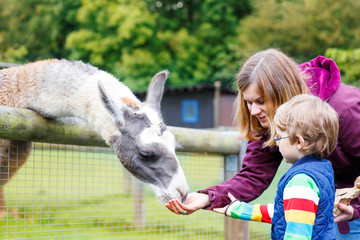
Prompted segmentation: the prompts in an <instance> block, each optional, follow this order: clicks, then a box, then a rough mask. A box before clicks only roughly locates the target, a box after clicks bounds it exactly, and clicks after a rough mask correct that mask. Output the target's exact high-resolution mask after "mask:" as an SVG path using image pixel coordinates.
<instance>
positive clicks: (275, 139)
mask: <svg viewBox="0 0 360 240" xmlns="http://www.w3.org/2000/svg"><path fill="white" fill-rule="evenodd" d="M284 138H289V136H287V137H282V138H273V140H274V142H275V144H276V145H279V143H280V140H281V139H284Z"/></svg>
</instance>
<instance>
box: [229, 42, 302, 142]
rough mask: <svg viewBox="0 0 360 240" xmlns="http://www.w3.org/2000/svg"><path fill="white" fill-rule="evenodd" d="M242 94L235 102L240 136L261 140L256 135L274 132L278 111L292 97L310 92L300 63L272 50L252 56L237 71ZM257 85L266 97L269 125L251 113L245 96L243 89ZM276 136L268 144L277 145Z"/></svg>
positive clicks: (239, 89)
mask: <svg viewBox="0 0 360 240" xmlns="http://www.w3.org/2000/svg"><path fill="white" fill-rule="evenodd" d="M237 84H238V95H237V101H236V102H235V119H236V120H237V123H238V126H239V129H240V135H239V138H246V139H248V140H258V139H260V138H259V137H256V136H255V135H260V134H265V133H269V134H270V135H271V136H273V135H274V134H275V133H273V132H271V129H272V128H271V126H272V125H273V124H274V122H273V118H274V115H275V111H276V109H277V108H278V106H280V105H281V104H283V103H284V102H286V101H288V100H289V99H290V98H291V97H293V96H296V95H299V94H303V93H308V92H309V91H308V88H307V87H306V84H305V81H304V79H303V76H302V75H301V71H300V69H299V68H298V66H297V64H296V62H295V61H294V60H293V59H291V58H290V57H288V56H287V55H286V54H284V53H283V52H281V51H280V50H277V49H268V50H265V51H262V52H258V53H256V54H254V55H253V56H251V57H250V58H249V59H248V60H247V61H246V62H245V63H244V65H243V66H242V67H241V69H240V71H239V72H238V74H237ZM252 84H254V85H255V86H256V87H257V89H258V91H259V94H260V95H261V96H262V97H263V98H264V102H265V106H266V109H267V112H266V115H267V121H268V122H269V125H270V127H269V128H263V127H262V126H261V125H260V123H259V121H258V119H257V118H256V117H255V116H251V114H250V111H249V109H248V107H247V104H246V102H245V100H244V98H243V91H244V90H246V88H247V87H249V86H250V85H252ZM273 145H274V143H273V141H272V138H270V139H269V140H268V141H267V142H265V143H264V146H273Z"/></svg>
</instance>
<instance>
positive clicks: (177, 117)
mask: <svg viewBox="0 0 360 240" xmlns="http://www.w3.org/2000/svg"><path fill="white" fill-rule="evenodd" d="M217 84H218V85H217ZM145 94H146V93H137V96H138V97H139V98H140V99H142V100H143V99H144V98H145ZM235 99H236V93H235V92H234V91H231V90H230V89H227V88H223V87H220V86H219V82H216V83H215V85H214V86H206V85H198V86H192V87H182V88H167V89H165V90H164V95H163V99H162V102H161V110H162V114H163V117H164V120H165V123H166V124H167V125H169V126H177V127H187V128H217V127H234V126H235V125H234V124H233V104H234V101H235Z"/></svg>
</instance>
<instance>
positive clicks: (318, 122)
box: [213, 94, 339, 239]
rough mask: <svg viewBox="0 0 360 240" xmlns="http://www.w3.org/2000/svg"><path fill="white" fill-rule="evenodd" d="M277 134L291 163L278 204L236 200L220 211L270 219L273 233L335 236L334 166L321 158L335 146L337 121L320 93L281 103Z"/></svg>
mask: <svg viewBox="0 0 360 240" xmlns="http://www.w3.org/2000/svg"><path fill="white" fill-rule="evenodd" d="M274 123H275V129H271V130H272V131H276V135H277V137H276V138H274V141H275V143H276V145H277V146H278V147H279V151H280V152H281V154H282V155H283V158H284V160H285V162H287V163H291V164H293V166H292V167H291V168H290V169H289V170H288V171H287V172H286V173H285V174H284V176H282V178H281V179H280V181H279V183H278V190H277V193H276V197H275V204H268V205H260V204H255V205H251V204H247V203H245V202H240V201H239V200H236V199H235V198H234V197H233V196H232V195H231V194H230V193H229V198H230V199H231V201H232V203H231V204H229V205H228V206H226V207H224V208H214V209H213V210H214V211H215V212H218V213H224V214H225V215H226V216H231V217H233V218H239V219H243V220H252V221H259V222H268V223H271V224H272V228H271V238H272V239H335V225H334V217H333V206H334V199H335V184H334V172H333V169H332V166H331V163H330V162H329V161H328V160H325V159H323V158H324V157H326V156H328V155H329V154H330V153H331V152H332V151H333V150H334V148H335V146H336V141H337V137H338V129H339V121H338V118H337V114H336V112H335V111H334V109H332V108H331V106H330V105H328V104H327V103H326V102H324V101H322V100H321V99H320V98H318V97H315V96H312V95H307V94H301V95H297V96H295V97H293V98H291V99H290V100H289V101H288V102H286V103H284V104H283V105H281V106H280V107H279V108H278V109H277V111H276V114H275V117H274Z"/></svg>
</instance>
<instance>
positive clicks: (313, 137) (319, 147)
mask: <svg viewBox="0 0 360 240" xmlns="http://www.w3.org/2000/svg"><path fill="white" fill-rule="evenodd" d="M274 123H275V128H276V129H278V130H280V131H282V132H286V134H287V136H289V139H290V143H291V144H293V143H294V142H295V141H296V135H300V136H302V137H303V138H305V139H308V144H307V145H306V146H305V147H304V148H303V151H305V152H306V153H308V154H316V156H317V157H318V158H325V157H327V156H329V155H330V153H331V152H332V151H333V150H334V149H335V147H336V143H337V138H338V131H339V120H338V115H337V113H336V112H335V110H334V109H333V108H332V107H331V106H330V105H329V104H328V103H326V102H324V101H323V100H321V99H320V98H318V97H315V96H313V95H309V94H301V95H298V96H295V97H293V98H291V99H290V100H289V101H288V102H286V103H284V104H283V105H281V106H280V107H279V108H278V109H277V110H276V114H275V118H274ZM274 131H275V129H274Z"/></svg>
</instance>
